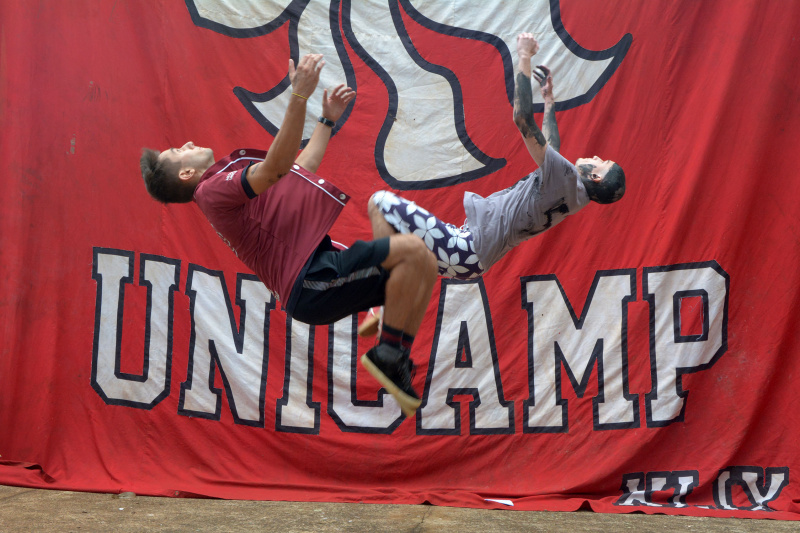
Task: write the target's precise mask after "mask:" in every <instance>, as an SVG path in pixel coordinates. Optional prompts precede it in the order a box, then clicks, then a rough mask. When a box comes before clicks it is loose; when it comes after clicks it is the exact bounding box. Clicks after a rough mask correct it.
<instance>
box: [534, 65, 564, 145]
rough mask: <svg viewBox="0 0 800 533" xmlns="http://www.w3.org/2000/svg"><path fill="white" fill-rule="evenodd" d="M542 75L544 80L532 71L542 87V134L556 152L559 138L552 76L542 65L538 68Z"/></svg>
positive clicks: (559, 142)
mask: <svg viewBox="0 0 800 533" xmlns="http://www.w3.org/2000/svg"><path fill="white" fill-rule="evenodd" d="M538 68H539V70H540V71H541V72H543V73H544V78H543V77H541V76H540V75H539V74H538V73H537V72H535V71H534V73H533V77H534V78H536V81H538V82H539V85H541V86H542V98H543V99H544V118H543V119H542V133H544V138H545V139H547V144H549V145H550V146H552V147H553V150H555V151H556V152H558V151H559V150H560V149H561V137H560V136H559V135H558V123H557V122H556V101H555V98H554V97H553V76H552V74H551V72H550V69H549V68H547V67H546V66H544V65H539V66H538Z"/></svg>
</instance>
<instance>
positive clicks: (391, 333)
mask: <svg viewBox="0 0 800 533" xmlns="http://www.w3.org/2000/svg"><path fill="white" fill-rule="evenodd" d="M380 343H381V344H388V345H389V346H394V347H395V348H401V347H402V346H403V332H402V331H400V330H399V329H394V328H393V327H391V326H387V325H386V324H384V325H383V329H382V330H381V339H380Z"/></svg>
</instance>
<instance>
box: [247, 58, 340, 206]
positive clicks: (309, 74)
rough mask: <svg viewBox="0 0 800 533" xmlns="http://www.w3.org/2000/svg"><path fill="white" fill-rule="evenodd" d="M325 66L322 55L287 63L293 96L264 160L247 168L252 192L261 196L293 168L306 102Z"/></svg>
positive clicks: (300, 136)
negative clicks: (295, 64) (295, 62)
mask: <svg viewBox="0 0 800 533" xmlns="http://www.w3.org/2000/svg"><path fill="white" fill-rule="evenodd" d="M324 65H325V61H324V60H323V59H322V54H308V55H306V56H303V58H302V59H300V61H299V62H298V63H297V69H295V66H294V62H293V61H292V60H291V59H290V60H289V79H290V80H291V82H292V95H291V97H290V99H289V106H288V107H287V108H286V114H285V115H284V117H283V123H282V124H281V128H280V130H278V134H277V135H275V140H273V141H272V146H270V148H269V152H268V153H267V157H266V159H264V161H263V162H262V163H257V164H255V165H253V166H252V167H250V170H249V171H248V172H247V181H248V182H249V183H250V187H252V189H253V192H254V193H256V194H261V193H262V192H264V191H266V190H267V189H268V188H270V187H272V186H273V185H275V184H276V183H278V180H279V179H281V178H282V177H283V176H284V175H286V173H287V172H289V169H290V168H292V164H294V160H295V158H296V157H297V151H298V150H299V149H300V141H302V140H303V125H304V124H305V120H306V101H307V100H308V97H309V96H311V94H313V92H314V89H316V88H317V82H319V72H320V70H322V67H323V66H324Z"/></svg>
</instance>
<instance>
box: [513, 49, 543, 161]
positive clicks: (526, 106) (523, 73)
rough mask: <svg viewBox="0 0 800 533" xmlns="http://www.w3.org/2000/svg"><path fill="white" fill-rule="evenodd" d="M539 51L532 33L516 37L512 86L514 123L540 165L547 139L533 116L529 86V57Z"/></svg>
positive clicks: (531, 95) (531, 93)
mask: <svg viewBox="0 0 800 533" xmlns="http://www.w3.org/2000/svg"><path fill="white" fill-rule="evenodd" d="M538 51H539V43H537V42H536V39H535V38H534V37H533V34H532V33H521V34H519V36H518V37H517V55H518V56H519V72H518V73H517V77H516V83H515V87H514V124H516V125H517V128H518V129H519V131H520V133H522V140H523V141H524V142H525V147H526V148H527V149H528V152H529V153H530V154H531V157H533V160H534V161H536V164H537V165H539V166H540V167H541V166H542V164H543V163H544V154H545V152H546V151H547V140H546V139H545V137H544V135H543V134H542V131H541V130H540V129H539V126H537V125H536V121H535V120H534V118H533V89H532V88H531V58H532V57H533V56H534V55H536V52H538Z"/></svg>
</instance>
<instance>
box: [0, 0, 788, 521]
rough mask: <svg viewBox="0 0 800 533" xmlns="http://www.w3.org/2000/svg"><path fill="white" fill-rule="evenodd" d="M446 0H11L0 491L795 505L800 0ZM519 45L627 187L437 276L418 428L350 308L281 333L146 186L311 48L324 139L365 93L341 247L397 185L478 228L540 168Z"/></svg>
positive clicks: (238, 123) (4, 118) (239, 136)
mask: <svg viewBox="0 0 800 533" xmlns="http://www.w3.org/2000/svg"><path fill="white" fill-rule="evenodd" d="M440 4H441V3H440V2H432V1H428V2H425V1H422V0H420V1H417V0H389V1H388V2H384V3H381V2H352V1H350V0H332V1H331V2H316V1H307V0H295V1H293V2H288V1H287V2H256V1H252V2H229V1H225V0H187V1H186V2H185V3H180V2H172V1H170V2H166V1H150V0H148V1H130V2H95V1H89V0H79V1H71V2H57V1H50V2H26V1H20V0H17V1H14V0H12V1H5V2H3V3H2V5H0V123H2V125H3V133H2V137H0V161H2V164H3V167H4V168H3V170H4V175H5V176H6V178H5V179H4V180H2V182H0V192H1V194H2V198H3V203H4V206H3V209H2V210H1V211H0V235H2V246H0V294H2V297H0V331H2V340H3V342H2V348H0V350H1V351H0V483H4V484H12V485H19V486H30V487H44V488H58V489H68V490H85V491H102V492H122V491H133V492H136V493H138V494H147V495H164V496H204V497H217V498H237V499H274V500H318V501H354V502H375V503H420V502H430V503H433V504H437V505H454V506H466V507H486V508H507V509H521V510H576V509H578V508H580V507H581V506H583V505H586V504H588V505H589V506H590V507H591V509H593V510H595V511H599V512H632V511H642V512H646V513H656V512H657V513H668V514H687V515H703V516H737V517H758V518H777V519H797V518H798V517H800V505H798V503H797V502H798V501H800V488H798V484H797V482H796V480H795V472H797V471H800V463H798V458H799V457H800V454H799V453H798V444H797V443H798V442H800V418H798V415H797V414H795V409H794V408H793V405H794V403H793V398H794V395H795V388H796V384H795V382H794V377H795V376H796V375H798V373H800V358H798V357H797V353H798V341H797V335H796V333H795V327H794V324H795V323H796V322H797V321H798V319H800V316H798V314H799V313H800V306H798V303H797V302H798V301H800V295H798V288H799V287H800V274H798V273H797V271H796V269H794V268H793V267H792V265H793V264H795V263H797V262H798V259H800V258H799V257H798V256H800V245H798V243H799V242H800V239H799V238H798V224H797V222H796V219H797V218H798V217H797V215H798V214H799V213H798V209H797V207H796V205H797V202H796V199H797V198H798V197H800V181H799V180H797V179H795V178H793V172H794V166H795V165H794V164H793V153H794V150H795V149H796V145H797V142H798V139H800V120H798V119H799V118H800V117H798V112H797V110H798V104H800V90H799V89H798V88H799V87H800V79H799V78H798V77H799V76H800V75H799V74H798V70H797V65H798V64H800V57H799V56H800V47H798V42H797V41H798V39H800V3H796V2H770V3H765V2H757V1H755V0H751V1H744V0H736V1H730V0H725V1H721V0H720V1H717V0H706V1H704V2H690V1H673V0H663V1H662V0H653V1H648V2H640V1H632V0H609V1H606V2H594V1H590V0H550V1H549V2H548V1H546V0H536V1H535V2H528V1H521V0H520V1H519V2H509V3H503V5H502V6H501V7H497V6H495V5H494V4H492V7H491V8H489V7H486V6H484V5H483V3H481V2H470V1H466V0H465V1H459V2H455V3H448V7H445V6H442V5H440ZM520 31H532V32H534V33H535V34H536V35H537V38H538V39H539V40H540V43H541V46H542V49H541V52H540V54H539V56H537V58H536V61H537V62H542V63H545V64H547V65H548V66H550V67H551V68H552V70H553V76H554V85H555V96H556V99H557V101H558V108H557V109H558V114H557V118H558V125H559V130H560V132H561V153H562V154H564V155H565V157H567V158H568V159H570V160H571V161H574V160H575V159H577V158H578V157H583V156H588V157H591V156H593V155H599V156H601V157H603V158H610V159H613V160H615V161H617V162H619V163H620V164H621V165H622V166H623V167H624V169H625V172H626V175H627V182H628V187H627V193H626V196H625V198H623V199H622V201H620V202H619V203H616V204H612V205H596V204H592V205H590V206H588V207H586V208H585V209H584V210H583V211H581V212H580V213H579V214H576V215H575V216H573V217H569V218H568V219H567V220H566V221H565V222H563V223H562V224H560V225H559V226H558V227H555V228H553V229H551V230H550V231H548V232H546V233H544V234H542V235H540V236H537V237H536V238H534V239H532V240H531V241H529V242H526V243H524V244H523V245H521V246H520V247H518V248H516V249H515V250H513V251H512V252H511V253H509V254H508V255H507V256H506V257H505V258H503V259H502V261H501V262H500V263H498V264H497V265H496V266H495V267H494V268H492V270H491V271H490V272H489V273H488V274H487V275H486V276H484V277H483V278H481V279H478V280H475V281H471V282H456V281H451V280H444V279H443V280H441V281H440V282H439V283H437V286H436V288H435V289H434V294H433V297H432V299H431V302H430V305H429V307H428V310H427V314H426V318H425V321H424V323H423V326H422V328H421V330H420V332H419V334H418V336H417V339H416V341H415V344H414V348H413V351H412V357H413V359H414V360H415V362H416V363H417V365H418V369H417V373H416V376H415V378H414V386H415V387H416V389H417V390H418V391H420V392H421V394H422V398H423V404H422V407H421V408H420V409H419V411H418V413H417V415H416V416H415V417H414V418H412V419H403V418H402V416H401V414H400V409H399V407H398V406H397V404H396V403H395V402H394V400H393V399H392V398H391V397H390V396H389V395H388V394H385V393H384V392H383V391H381V390H380V388H379V386H378V384H377V383H376V382H375V381H374V379H372V378H371V376H369V374H368V373H366V372H365V371H364V369H363V368H362V367H361V365H360V364H358V363H357V361H358V357H359V356H360V355H361V354H362V353H364V352H365V351H366V350H367V349H368V348H369V347H370V346H371V344H372V341H369V340H364V339H359V338H358V337H357V336H356V335H355V327H356V325H357V323H358V319H359V317H358V316H354V317H350V318H347V319H345V320H342V321H340V322H338V323H336V324H333V325H331V326H324V327H322V326H319V327H309V326H306V325H304V324H301V323H299V322H297V321H292V320H290V319H287V317H286V315H285V314H284V313H283V311H282V310H281V302H279V301H276V300H275V299H274V297H273V296H272V295H271V294H270V293H269V292H268V291H266V290H265V288H264V286H263V284H261V283H260V282H259V281H258V280H257V279H256V278H255V277H254V275H253V274H252V272H250V271H249V270H248V269H247V268H246V267H245V266H244V265H243V264H242V263H241V262H240V261H239V260H238V259H237V258H236V257H235V255H234V254H232V253H231V251H230V250H229V249H228V248H227V246H226V245H225V243H224V242H223V241H222V240H221V239H220V238H219V237H218V236H217V235H216V233H215V232H214V230H213V228H211V226H210V225H209V224H208V222H207V221H206V220H205V218H204V217H203V215H202V213H201V212H200V211H199V209H198V208H197V206H195V205H193V204H187V205H170V206H162V205H160V204H158V203H156V202H155V201H153V200H151V199H150V198H149V196H148V195H147V193H146V191H145V189H144V186H143V183H142V179H141V176H140V173H139V170H138V166H137V160H138V158H139V155H140V151H141V148H142V147H144V146H147V147H153V148H158V149H165V148H168V147H170V146H179V145H182V144H183V143H185V142H186V141H189V140H191V141H194V142H195V143H197V144H198V145H201V146H210V147H212V148H213V149H214V151H215V154H216V155H217V156H218V157H223V156H224V155H226V154H228V153H230V152H231V151H233V150H235V149H239V148H262V149H268V148H269V146H270V143H271V142H272V139H273V138H274V134H275V131H276V128H277V127H278V126H279V124H280V120H281V118H282V115H283V111H284V110H285V106H286V101H287V98H288V91H287V88H288V82H287V78H286V76H287V65H288V60H289V58H295V59H297V57H299V56H300V55H302V54H305V53H308V52H312V51H313V52H321V53H324V54H325V57H326V61H327V65H326V67H325V69H324V71H323V77H322V80H321V83H320V87H319V88H318V90H317V92H316V93H315V95H314V96H313V97H312V99H311V100H310V103H309V106H308V108H309V116H308V120H307V126H308V128H309V129H308V130H307V131H309V132H310V128H311V127H313V126H314V125H315V119H316V115H318V114H319V109H320V108H319V102H320V100H319V99H320V98H321V92H322V87H323V86H330V85H332V84H333V83H335V82H336V81H342V82H346V83H348V84H349V85H350V86H352V87H353V88H354V89H356V92H357V97H356V99H355V101H354V104H353V105H352V107H351V108H350V109H349V110H348V112H347V113H346V115H345V116H343V117H342V119H341V120H340V121H339V122H338V123H337V126H336V129H335V130H334V136H333V138H332V140H331V142H330V145H329V147H328V151H327V154H326V156H325V159H324V161H323V164H322V166H321V167H320V169H319V172H318V173H319V174H320V175H321V176H324V177H325V178H326V179H329V180H331V181H333V182H334V183H335V184H336V185H337V186H338V187H339V188H341V189H342V190H344V191H345V192H347V193H348V194H350V195H351V196H352V199H351V201H350V202H349V203H348V205H347V207H345V209H344V211H343V213H342V215H341V216H340V218H339V220H338V221H337V222H336V225H335V226H334V228H333V230H332V233H331V236H332V237H333V239H334V240H336V241H338V242H341V243H344V244H345V245H349V244H351V243H352V242H353V241H354V240H355V239H369V238H370V237H371V232H370V226H369V221H368V218H367V214H366V211H367V200H368V198H369V197H370V195H371V194H372V193H373V192H375V191H377V190H385V189H391V190H394V191H396V192H398V194H401V195H403V196H405V197H407V198H409V199H411V200H414V201H416V202H417V203H418V204H420V205H422V206H425V207H427V208H429V209H430V210H431V211H433V212H435V213H436V214H437V215H438V216H439V217H440V218H442V219H443V220H445V221H448V222H452V223H454V224H456V225H460V224H461V223H462V222H463V220H464V211H463V207H462V197H463V194H464V192H465V191H474V192H477V193H479V194H481V195H484V196H485V195H488V194H490V193H491V192H494V191H496V190H500V189H503V188H505V187H508V186H510V185H512V184H514V183H515V182H516V181H517V180H518V179H520V178H521V177H523V176H525V175H526V174H528V173H530V172H532V171H533V170H534V169H535V168H536V166H535V164H534V163H533V161H532V160H531V157H530V155H528V153H527V151H526V150H525V147H524V145H523V143H522V141H521V138H520V135H519V132H518V131H517V129H516V127H515V125H514V123H513V121H512V116H511V114H512V113H511V111H512V98H513V88H514V79H513V76H514V73H513V69H514V66H515V63H516V51H515V49H514V40H515V37H516V35H517V33H519V32H520ZM540 59H541V61H539V60H540ZM537 98H539V97H538V95H537ZM535 104H536V106H537V110H539V111H540V110H541V99H538V100H537V101H536V102H535ZM537 120H538V121H541V114H537ZM793 271H794V272H795V273H794V274H793V273H792V272H793ZM361 318H363V314H362V316H361Z"/></svg>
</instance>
